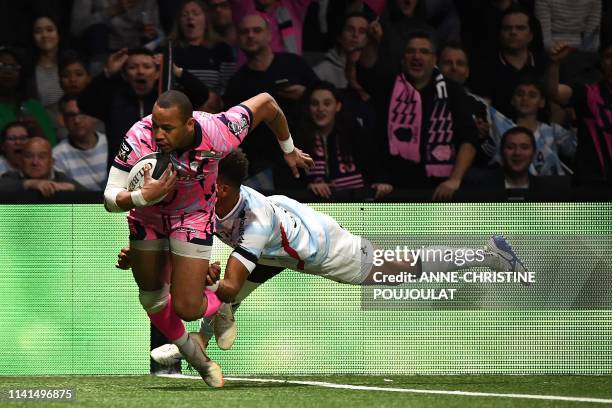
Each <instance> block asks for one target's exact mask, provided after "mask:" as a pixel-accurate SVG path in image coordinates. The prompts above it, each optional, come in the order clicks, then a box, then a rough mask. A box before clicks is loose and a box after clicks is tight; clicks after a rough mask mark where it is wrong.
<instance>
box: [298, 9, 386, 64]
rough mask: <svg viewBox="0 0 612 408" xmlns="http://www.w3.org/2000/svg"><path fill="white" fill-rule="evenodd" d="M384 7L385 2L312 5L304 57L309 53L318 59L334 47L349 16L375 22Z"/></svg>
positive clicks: (304, 33) (305, 24)
mask: <svg viewBox="0 0 612 408" xmlns="http://www.w3.org/2000/svg"><path fill="white" fill-rule="evenodd" d="M373 3H375V4H373ZM383 7H384V0H382V1H379V0H374V1H370V0H365V1H364V0H334V1H328V0H323V1H321V0H319V1H316V2H312V3H310V5H309V6H308V10H307V11H306V17H305V18H304V31H303V33H302V37H303V39H304V41H303V44H302V47H303V50H304V54H303V55H304V56H305V57H307V56H308V55H309V54H306V53H307V52H308V53H310V55H312V56H313V57H317V56H318V55H319V53H324V52H326V51H327V50H329V49H330V48H332V47H334V46H335V42H336V40H337V36H338V30H339V29H340V28H341V27H343V26H344V22H345V21H344V20H345V19H346V15H347V14H354V13H359V14H361V15H364V16H365V17H366V19H367V20H368V21H374V20H376V19H377V18H378V16H379V15H380V12H381V11H382V8H383ZM317 62H318V61H317Z"/></svg>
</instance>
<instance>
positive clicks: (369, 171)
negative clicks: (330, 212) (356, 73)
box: [299, 82, 393, 199]
mask: <svg viewBox="0 0 612 408" xmlns="http://www.w3.org/2000/svg"><path fill="white" fill-rule="evenodd" d="M307 101H308V112H307V113H306V114H305V120H304V123H303V124H302V125H301V126H300V127H299V136H300V137H301V140H302V142H301V143H300V144H301V145H303V146H304V149H305V151H306V152H308V153H309V154H310V155H311V156H312V158H313V160H314V161H315V165H314V167H313V168H312V169H311V171H310V172H309V173H308V176H307V180H308V182H309V184H308V189H309V190H310V191H311V192H312V193H313V194H314V195H316V196H318V197H323V198H326V199H329V198H334V195H335V192H337V191H342V190H358V189H362V190H365V189H368V190H369V189H370V188H371V189H372V190H373V196H374V197H375V198H377V199H378V198H382V197H384V196H385V195H387V194H389V193H390V192H391V191H392V190H393V187H392V186H391V185H390V184H388V183H385V182H383V177H381V176H380V175H379V174H377V172H376V171H375V167H377V166H378V164H377V163H380V162H381V160H380V158H377V157H376V156H374V155H373V154H372V152H371V151H370V150H369V149H371V147H372V142H371V141H370V140H369V139H370V138H369V137H368V135H366V134H364V132H363V131H362V130H361V128H360V127H359V125H358V124H357V122H356V121H355V120H354V119H353V118H352V117H350V116H348V115H347V114H346V112H344V111H343V108H342V101H341V99H340V94H339V92H338V90H337V89H336V87H335V86H334V85H333V84H331V83H329V82H320V83H318V84H315V85H314V86H313V87H312V88H311V89H310V92H309V95H308V96H307ZM372 190H369V191H368V193H367V197H371V196H372ZM364 198H365V196H364Z"/></svg>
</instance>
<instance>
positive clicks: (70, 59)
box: [59, 51, 91, 96]
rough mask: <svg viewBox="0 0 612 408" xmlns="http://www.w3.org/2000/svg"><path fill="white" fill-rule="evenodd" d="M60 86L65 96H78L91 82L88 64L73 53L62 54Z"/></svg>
mask: <svg viewBox="0 0 612 408" xmlns="http://www.w3.org/2000/svg"><path fill="white" fill-rule="evenodd" d="M59 75H60V86H61V87H62V90H63V91H64V95H68V96H78V95H79V94H80V93H81V92H83V90H84V89H85V88H86V87H87V85H89V83H90V82H91V75H90V73H89V70H88V69H87V64H86V63H85V61H84V60H83V59H81V57H79V56H78V55H77V54H76V53H74V52H73V51H68V52H65V53H63V54H62V56H61V57H60V60H59Z"/></svg>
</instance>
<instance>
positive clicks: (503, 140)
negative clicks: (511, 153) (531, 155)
mask: <svg viewBox="0 0 612 408" xmlns="http://www.w3.org/2000/svg"><path fill="white" fill-rule="evenodd" d="M518 133H523V134H526V135H527V136H529V140H530V141H531V147H532V148H533V150H534V151H535V150H536V141H535V136H534V135H533V132H532V131H531V129H529V128H526V127H525V126H515V127H512V128H510V129H508V130H506V131H505V132H504V134H503V135H502V137H501V143H500V145H499V146H500V149H501V150H503V149H504V146H505V144H506V139H507V138H508V136H510V135H516V134H518Z"/></svg>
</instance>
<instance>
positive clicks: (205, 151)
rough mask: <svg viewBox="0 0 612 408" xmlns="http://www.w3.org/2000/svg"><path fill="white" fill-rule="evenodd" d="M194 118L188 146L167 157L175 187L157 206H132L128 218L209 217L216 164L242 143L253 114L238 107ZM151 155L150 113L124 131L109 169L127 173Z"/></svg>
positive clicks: (152, 145) (200, 113)
mask: <svg viewBox="0 0 612 408" xmlns="http://www.w3.org/2000/svg"><path fill="white" fill-rule="evenodd" d="M193 118H194V119H195V128H194V131H195V141H194V143H193V145H192V146H191V147H190V148H187V149H185V150H183V151H174V152H171V153H170V155H171V158H172V162H173V164H174V166H175V168H176V171H177V172H178V175H177V177H178V178H177V182H176V185H175V189H174V190H173V191H171V192H170V193H169V194H168V196H167V197H166V198H165V199H164V200H163V201H162V202H160V203H159V204H156V205H153V206H150V207H143V208H134V209H133V210H131V211H130V214H129V218H132V219H137V220H140V221H145V222H147V221H150V222H158V220H159V219H160V215H163V216H171V217H172V218H174V217H183V216H184V215H188V214H194V213H198V215H199V216H203V217H202V218H204V217H205V218H211V219H212V217H214V208H215V203H216V201H217V195H216V182H217V167H218V165H219V160H220V159H221V158H223V157H224V156H226V155H227V154H228V153H229V152H231V151H232V150H233V149H235V148H237V147H238V145H239V144H240V143H241V142H242V141H243V140H244V138H245V137H246V135H247V134H248V133H249V130H250V127H251V123H252V119H253V114H252V112H251V111H250V109H249V108H247V107H246V106H244V105H238V106H234V107H233V108H231V109H230V110H228V111H226V112H222V113H218V114H214V115H213V114H209V113H206V112H193ZM156 151H159V150H158V148H157V144H156V143H155V138H154V136H153V129H152V125H151V115H149V116H147V117H145V118H142V119H141V120H140V121H139V122H137V123H136V124H135V125H134V126H132V128H131V129H130V130H129V131H128V132H127V134H126V136H125V138H124V139H123V142H122V143H121V146H120V147H119V152H118V153H117V156H116V157H115V160H114V162H113V166H114V167H116V168H118V169H120V170H123V171H130V169H131V168H132V166H133V165H134V164H135V163H136V162H137V161H138V160H139V159H140V158H141V157H143V156H146V155H147V154H149V153H152V152H156ZM213 224H214V223H213Z"/></svg>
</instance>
